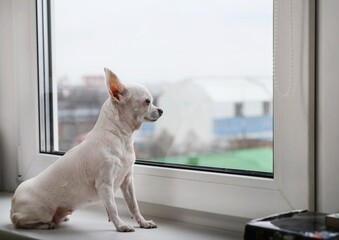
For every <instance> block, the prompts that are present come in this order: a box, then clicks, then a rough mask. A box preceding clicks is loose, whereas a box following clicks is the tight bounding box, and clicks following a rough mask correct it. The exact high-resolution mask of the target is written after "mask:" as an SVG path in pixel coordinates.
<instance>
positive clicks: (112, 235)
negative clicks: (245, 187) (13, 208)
mask: <svg viewBox="0 0 339 240" xmlns="http://www.w3.org/2000/svg"><path fill="white" fill-rule="evenodd" d="M11 196H12V194H10V193H0V209H2V211H1V212H2V213H3V214H1V215H0V238H1V239H61V238H62V239H103V240H104V239H116V240H119V239H131V238H133V239H147V240H149V239H162V240H167V239H169V240H172V239H177V240H180V239H196V240H199V239H201V240H204V239H209V240H213V239H216V240H217V239H220V240H221V239H223V240H225V239H226V240H227V239H242V233H236V232H227V231H223V230H219V229H213V228H208V227H202V226H199V225H193V224H187V223H183V222H179V221H173V220H167V219H162V218H156V217H153V218H151V219H153V220H154V221H155V222H156V223H157V224H158V228H157V229H150V230H146V229H141V228H139V227H138V226H137V224H136V223H135V221H134V220H133V219H131V218H130V217H129V215H128V212H127V209H126V207H125V206H124V205H123V204H121V203H122V202H121V201H118V208H119V210H120V215H121V218H122V219H123V220H124V221H125V222H126V223H127V224H130V225H132V226H133V227H135V232H133V233H119V232H116V230H115V228H114V226H113V224H112V223H110V222H108V221H107V216H106V213H105V211H104V209H103V208H101V207H99V206H94V207H89V208H87V209H82V210H78V211H75V212H74V213H73V215H72V216H71V217H70V221H69V222H66V223H62V224H61V225H60V226H59V227H58V228H57V229H54V230H23V229H20V230H18V229H15V228H14V227H13V225H12V224H11V222H10V219H9V211H10V199H11ZM121 205H122V206H121Z"/></svg>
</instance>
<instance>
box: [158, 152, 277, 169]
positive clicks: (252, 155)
mask: <svg viewBox="0 0 339 240" xmlns="http://www.w3.org/2000/svg"><path fill="white" fill-rule="evenodd" d="M155 161H156V162H162V163H173V164H185V165H193V166H199V167H213V168H226V169H237V170H248V171H258V172H266V173H273V151H272V148H267V147H263V148H250V149H242V150H233V151H227V152H221V153H209V154H199V155H198V154H197V155H191V156H174V157H164V158H157V159H156V160H155Z"/></svg>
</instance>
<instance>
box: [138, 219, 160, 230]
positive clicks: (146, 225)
mask: <svg viewBox="0 0 339 240" xmlns="http://www.w3.org/2000/svg"><path fill="white" fill-rule="evenodd" d="M140 227H141V228H146V229H150V228H157V225H156V224H155V223H154V222H153V221H152V220H150V221H142V222H140Z"/></svg>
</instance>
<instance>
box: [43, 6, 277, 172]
mask: <svg viewBox="0 0 339 240" xmlns="http://www.w3.org/2000/svg"><path fill="white" fill-rule="evenodd" d="M46 3H47V5H46V9H47V16H46V20H49V21H45V23H44V24H47V23H48V22H49V25H47V28H46V31H47V35H45V36H46V39H45V40H48V39H49V42H46V51H47V52H46V53H47V54H48V58H45V62H46V63H47V64H45V66H47V65H48V67H49V72H51V75H50V76H45V77H44V79H41V80H43V81H50V83H48V84H46V85H48V86H49V88H50V89H48V90H49V91H50V90H51V91H52V92H51V96H48V98H50V101H49V102H48V101H47V103H46V104H47V105H49V106H47V108H48V111H47V114H48V116H49V123H46V127H47V128H46V131H45V133H44V134H45V136H47V137H49V139H46V138H45V136H44V138H45V139H44V141H46V143H45V144H44V143H43V145H46V151H45V152H49V153H51V152H52V153H53V152H54V153H63V152H65V151H67V150H69V149H70V148H71V147H73V146H74V145H76V144H79V143H80V142H81V141H82V140H83V139H84V138H85V136H86V134H87V133H88V132H89V131H90V130H91V129H92V127H93V126H94V124H95V122H96V119H97V116H98V114H99V111H100V108H101V105H102V104H103V102H104V101H105V100H106V98H107V96H108V95H107V90H106V85H105V79H104V72H103V68H104V67H111V68H112V69H114V71H115V72H116V74H117V75H118V76H120V77H121V79H122V80H123V81H134V82H138V83H141V84H143V85H146V86H147V87H148V88H149V89H150V90H151V92H152V93H153V96H154V97H155V99H156V101H157V103H158V105H159V107H161V108H162V109H164V111H165V114H164V116H163V117H162V118H161V119H160V120H159V121H158V122H156V123H144V124H143V125H142V127H141V129H140V130H139V131H137V132H136V133H135V136H134V138H135V150H136V155H137V159H138V160H139V161H138V163H143V164H152V165H153V164H156V165H158V166H164V165H166V166H170V167H180V168H189V169H198V170H208V171H218V172H234V173H241V174H250V175H251V174H254V175H258V176H259V175H260V176H269V177H272V176H273V175H272V174H273V149H272V146H273V144H272V143H273V127H272V126H273V124H272V122H273V119H272V115H270V116H267V117H264V116H263V114H262V112H260V111H259V109H260V107H261V106H260V104H261V103H260V102H259V101H258V99H264V100H265V101H267V102H272V99H273V75H272V74H273V67H272V66H273V31H272V29H273V2H272V0H265V1H258V2H256V3H254V2H253V1H251V0H241V1H239V0H226V1H225V0H222V1H213V2H211V1H206V0H199V1H194V2H192V1H160V2H159V1H155V0H147V1H128V2H121V1H107V0H100V1H96V2H90V1H86V2H84V1H79V0H72V1H68V0H67V1H66V0H58V1H46ZM79 4H81V6H82V7H81V12H80V11H77V9H78V6H79ZM48 13H49V14H48ZM259 33H260V34H259ZM247 39H251V41H248V40H247ZM47 60H48V61H47ZM42 89H43V88H42ZM44 91H46V89H44ZM232 109H235V113H232V112H231V111H232ZM267 122H268V124H267ZM265 124H266V125H265ZM263 125H265V126H266V128H265V129H263V128H262V127H261V126H263ZM48 127H49V128H48ZM47 132H49V133H47ZM46 133H47V135H46Z"/></svg>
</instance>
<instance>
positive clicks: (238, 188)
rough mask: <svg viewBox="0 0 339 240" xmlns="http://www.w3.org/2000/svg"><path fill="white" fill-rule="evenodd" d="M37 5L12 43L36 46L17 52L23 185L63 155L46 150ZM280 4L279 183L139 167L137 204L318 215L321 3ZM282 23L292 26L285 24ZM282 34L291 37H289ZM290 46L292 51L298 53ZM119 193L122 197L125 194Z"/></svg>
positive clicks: (239, 213) (31, 5)
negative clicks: (316, 163)
mask: <svg viewBox="0 0 339 240" xmlns="http://www.w3.org/2000/svg"><path fill="white" fill-rule="evenodd" d="M36 3H37V2H36V1H35V0H30V1H23V2H22V3H18V4H17V5H16V7H17V8H21V7H23V6H24V7H25V8H27V11H25V13H24V15H23V16H19V14H20V13H21V14H22V11H18V13H17V12H15V11H14V15H15V16H14V18H18V19H24V20H25V19H26V20H28V22H26V21H24V20H22V21H17V22H16V24H17V28H18V29H21V31H27V34H28V36H29V37H26V38H23V39H20V40H17V42H15V43H14V44H16V45H20V44H21V45H23V46H29V47H30V49H31V50H30V51H29V52H28V53H27V54H26V55H24V56H21V55H20V54H21V53H20V52H19V51H17V52H16V53H15V56H14V59H16V60H18V61H17V63H16V64H17V65H18V66H27V67H25V68H21V69H20V71H18V73H17V74H16V75H15V80H16V81H17V82H18V84H19V85H20V86H21V87H22V88H25V90H26V92H25V94H24V95H22V96H21V97H20V98H19V100H18V101H19V111H20V112H21V114H19V117H18V118H19V123H18V125H19V128H20V129H21V131H20V133H19V138H20V144H19V147H18V149H19V150H18V151H19V158H18V179H19V180H26V179H28V178H31V177H33V176H35V175H37V174H38V173H40V172H41V171H42V170H43V169H45V168H47V167H48V166H49V165H50V164H52V163H53V162H54V161H56V160H57V159H58V158H59V156H56V155H52V154H44V153H40V144H39V121H41V119H39V102H40V98H41V97H44V96H39V91H38V86H39V82H38V76H39V71H38V60H39V58H41V56H38V54H37V53H38V44H37V41H38V40H39V39H38V37H37V34H36V33H37V22H36V14H37V13H38V11H39V6H36ZM274 5H275V7H274V9H275V13H276V14H277V13H279V15H276V16H277V19H275V25H276V27H277V28H278V29H279V31H278V34H279V36H278V39H276V40H277V41H276V43H275V46H276V49H275V54H276V55H275V64H276V65H275V74H276V78H275V81H274V97H273V99H274V101H273V102H274V178H273V179H267V178H259V177H250V176H240V175H232V174H220V173H211V172H198V171H192V170H184V169H171V168H163V167H155V166H144V165H135V167H134V179H135V185H136V194H137V196H138V200H139V201H144V202H148V203H154V204H159V205H165V206H170V207H177V208H185V209H189V210H194V211H202V212H208V213H214V214H219V215H220V214H221V215H228V216H236V217H242V218H257V217H261V216H265V215H268V214H272V213H276V212H283V211H290V210H292V209H310V210H314V202H315V200H314V199H315V195H314V185H315V183H314V180H315V179H314V142H315V141H314V118H315V116H314V112H315V110H314V97H315V96H314V38H315V37H314V30H315V1H314V0H312V1H284V0H274ZM291 10H293V15H292V14H290V13H291ZM25 14H26V15H25ZM283 19H285V20H286V19H293V21H291V22H289V21H281V20H283ZM292 23H293V28H292V29H290V27H291V26H292ZM27 24H28V25H29V27H28V28H27ZM291 31H292V33H293V38H292V39H291V35H290V33H291ZM298 34H299V35H298ZM284 36H285V37H287V39H283V38H284ZM276 37H277V36H276ZM18 39H19V38H18ZM284 40H285V41H284ZM290 45H291V46H294V48H293V49H294V51H293V52H292V54H291V50H289V47H290ZM291 56H292V58H291ZM293 57H294V58H293ZM291 66H292V67H291ZM292 69H293V71H292V73H291V70H292ZM291 76H292V77H293V78H292V80H291V78H290V77H291ZM295 79H298V81H296V80H295ZM290 80H291V81H290ZM293 80H294V81H293ZM289 86H291V87H289ZM283 89H287V90H288V94H286V95H285V94H279V91H281V92H280V93H283V91H282V90H283ZM277 91H278V94H277ZM19 95H20V93H19ZM290 106H293V108H291V107H290ZM23 129H24V130H23ZM164 190H165V191H164ZM117 195H118V197H122V195H121V194H120V193H117ZM211 196H213V201H211Z"/></svg>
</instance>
